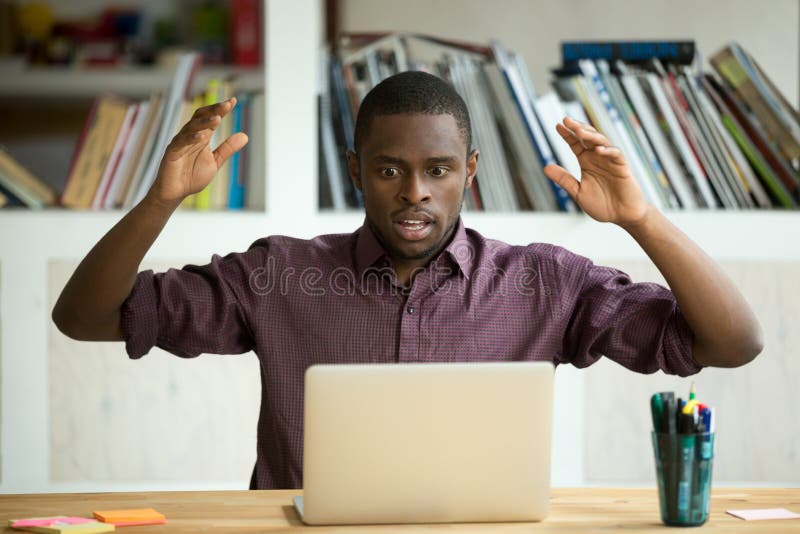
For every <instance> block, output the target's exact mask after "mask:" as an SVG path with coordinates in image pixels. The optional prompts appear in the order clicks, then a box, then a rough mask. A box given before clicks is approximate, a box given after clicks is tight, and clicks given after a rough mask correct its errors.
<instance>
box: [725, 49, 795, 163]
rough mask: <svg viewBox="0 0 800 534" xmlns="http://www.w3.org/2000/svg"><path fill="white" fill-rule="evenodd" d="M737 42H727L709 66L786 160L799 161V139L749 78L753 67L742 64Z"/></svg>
mask: <svg viewBox="0 0 800 534" xmlns="http://www.w3.org/2000/svg"><path fill="white" fill-rule="evenodd" d="M735 47H736V45H735V44H734V45H729V46H727V47H725V48H723V49H722V50H720V51H719V52H717V53H716V54H714V55H713V56H711V58H709V61H710V63H711V65H712V66H713V67H714V69H715V70H716V71H717V72H718V73H719V74H720V76H721V77H722V78H723V79H724V80H725V82H726V83H727V84H728V85H729V86H730V87H731V88H732V89H733V91H734V92H735V93H736V94H737V95H738V96H739V98H741V99H742V101H743V102H744V103H745V104H746V105H747V107H748V108H749V109H750V110H751V111H752V112H753V114H754V115H755V116H756V117H757V119H758V121H759V123H760V124H761V125H762V127H763V128H764V130H765V131H766V132H767V134H768V135H769V136H770V138H771V139H772V140H773V141H774V142H775V143H776V144H777V145H778V147H779V149H780V152H781V153H782V155H783V157H785V158H786V159H787V160H789V161H792V162H794V161H798V160H800V142H799V141H798V139H795V137H794V136H793V135H792V131H791V129H790V128H788V127H787V125H786V124H785V123H784V122H783V121H782V120H781V118H780V115H779V113H778V112H776V108H775V107H774V106H771V105H770V103H769V101H768V98H769V97H767V96H766V95H765V94H764V92H762V91H760V90H759V87H758V86H757V84H756V83H755V81H754V80H753V78H752V77H751V74H752V72H753V71H752V69H748V68H747V65H746V64H743V63H742V61H740V59H742V56H741V54H739V55H737V54H736V53H735V51H734V50H735Z"/></svg>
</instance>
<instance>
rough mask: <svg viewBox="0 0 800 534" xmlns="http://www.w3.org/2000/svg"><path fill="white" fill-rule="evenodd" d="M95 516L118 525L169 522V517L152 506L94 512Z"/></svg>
mask: <svg viewBox="0 0 800 534" xmlns="http://www.w3.org/2000/svg"><path fill="white" fill-rule="evenodd" d="M94 516H95V517H96V518H97V519H99V520H100V521H103V522H104V523H112V524H114V525H117V526H118V527H128V526H133V525H160V524H163V523H166V522H167V518H166V517H164V515H163V514H160V513H158V512H156V511H155V510H153V509H152V508H137V509H134V510H104V511H98V512H94Z"/></svg>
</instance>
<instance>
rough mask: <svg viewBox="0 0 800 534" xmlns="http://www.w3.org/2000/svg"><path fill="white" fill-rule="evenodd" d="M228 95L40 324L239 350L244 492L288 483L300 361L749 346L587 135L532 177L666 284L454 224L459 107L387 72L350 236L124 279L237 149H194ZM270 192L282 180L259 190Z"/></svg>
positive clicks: (713, 359) (146, 342)
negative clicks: (250, 431) (626, 244)
mask: <svg viewBox="0 0 800 534" xmlns="http://www.w3.org/2000/svg"><path fill="white" fill-rule="evenodd" d="M234 105H235V101H234V100H233V99H231V100H229V101H227V102H224V103H220V104H217V105H214V106H209V107H205V108H202V109H200V110H198V111H197V112H196V113H195V115H194V117H193V118H192V119H191V120H190V121H189V122H188V123H187V124H186V125H185V126H184V127H183V129H182V130H181V131H180V133H179V134H178V135H177V136H176V137H175V138H174V139H173V140H172V143H171V144H170V145H169V147H168V149H167V151H166V153H165V155H164V159H163V160H162V163H161V167H160V169H159V173H158V177H157V179H156V181H155V183H154V185H153V187H152V188H151V190H150V191H149V193H148V195H147V197H146V198H145V199H144V200H143V201H142V202H141V203H140V204H139V205H137V206H136V207H135V208H133V209H132V210H131V212H130V213H128V214H127V215H126V216H125V217H124V218H123V219H122V220H121V221H120V222H119V223H118V224H117V225H116V226H115V227H114V228H112V229H111V230H110V231H109V233H108V234H107V235H106V236H104V237H103V238H102V239H101V240H100V242H99V243H98V244H97V245H96V246H95V247H94V248H93V249H92V250H91V251H90V252H89V254H88V255H87V257H86V258H85V259H84V260H83V261H82V262H81V264H80V265H79V266H78V268H77V270H76V271H75V273H74V274H73V276H72V278H71V279H70V281H69V282H68V283H67V285H66V287H65V288H64V290H63V292H62V294H61V296H60V298H59V301H58V302H57V303H56V306H55V309H54V310H53V319H54V320H55V322H56V324H57V325H58V327H59V328H60V329H61V331H62V332H64V333H65V334H67V335H69V336H70V337H73V338H76V339H83V340H125V341H126V348H127V351H128V354H129V355H130V357H131V358H139V357H141V356H143V355H144V354H146V353H147V352H148V351H149V350H150V349H151V348H152V347H153V346H154V345H157V346H159V347H161V348H164V349H166V350H168V351H170V352H172V353H174V354H177V355H179V356H184V357H192V356H197V355H198V354H200V353H242V352H247V351H250V350H253V351H255V353H256V354H257V355H258V357H259V362H260V368H261V382H262V403H261V412H260V416H259V423H258V454H257V462H256V468H255V471H254V473H253V480H252V482H251V486H252V487H258V488H296V487H301V486H302V430H303V426H302V425H303V419H302V416H303V373H304V371H305V369H306V368H307V367H308V366H309V365H311V364H313V363H320V362H325V363H345V362H413V361H425V362H431V361H486V360H547V361H552V362H554V363H556V364H558V363H571V364H573V365H576V366H578V367H585V366H588V365H590V364H591V363H593V362H594V361H596V360H597V359H598V358H600V357H601V356H602V355H605V356H607V357H609V358H612V359H614V360H615V361H617V362H618V363H620V364H622V365H624V366H626V367H628V368H630V369H632V370H634V371H637V372H644V373H652V372H654V371H656V370H658V369H661V370H663V371H665V372H667V373H674V374H680V375H688V374H692V373H696V372H698V371H699V370H700V369H701V368H702V366H709V365H713V366H721V367H733V366H738V365H743V364H745V363H747V362H748V361H750V360H752V359H753V358H754V357H755V356H756V355H757V354H758V353H759V352H760V351H761V348H762V341H761V330H760V326H759V324H758V322H757V320H756V318H755V317H754V315H753V313H752V311H751V310H750V308H749V307H748V305H747V303H746V302H745V300H744V298H743V297H742V296H741V294H740V293H739V292H738V291H737V289H736V288H735V287H734V286H733V284H732V283H731V282H730V281H729V280H728V278H727V277H726V276H725V274H724V273H723V272H722V271H721V270H720V269H719V268H718V267H717V266H716V265H715V264H714V262H713V261H712V260H711V259H710V258H709V257H708V256H707V255H706V254H704V253H703V252H702V251H701V250H700V249H699V248H698V247H697V246H696V245H695V244H694V243H692V242H691V241H690V240H689V239H688V238H687V237H686V236H685V235H683V234H682V233H681V232H680V231H678V230H677V229H676V228H675V227H674V226H673V225H672V224H670V222H669V221H668V220H667V219H666V218H665V217H664V216H663V215H662V214H661V213H659V212H658V211H657V210H656V209H654V208H653V207H652V206H651V205H649V204H647V203H646V202H645V201H644V199H643V197H642V193H641V191H640V189H639V187H638V185H637V183H636V180H635V179H634V177H633V176H632V175H631V173H630V171H629V169H628V166H627V164H626V162H625V159H624V157H623V155H622V154H621V153H620V152H619V150H618V149H616V148H614V147H611V146H609V143H608V141H607V140H606V138H605V137H604V136H603V135H601V134H599V133H598V132H597V131H596V130H594V129H593V128H591V127H590V126H587V125H584V124H579V123H577V122H575V121H573V120H570V119H565V120H564V123H563V124H560V125H559V126H558V128H557V129H558V132H559V133H560V134H561V136H562V137H563V138H564V140H565V141H566V142H567V143H569V145H570V146H571V147H572V149H573V152H574V153H575V155H576V156H577V157H578V160H579V161H580V164H581V169H582V176H581V180H580V182H578V181H577V180H576V179H575V178H574V177H572V176H570V175H569V174H568V173H567V172H566V171H565V170H564V169H563V168H561V167H559V166H556V165H549V166H548V167H547V168H546V169H545V171H546V173H547V175H548V177H550V179H552V180H553V181H555V182H556V183H558V184H559V185H561V187H563V188H564V189H565V190H566V191H567V192H568V193H569V194H570V195H571V196H572V198H573V199H574V200H575V201H576V202H577V203H578V204H579V205H580V206H581V208H583V210H584V211H585V212H586V213H588V214H589V215H590V216H591V217H593V218H595V219H597V220H599V221H608V222H613V223H615V224H618V225H619V226H621V227H622V228H624V229H625V230H627V231H628V232H629V233H630V235H631V236H632V237H633V238H634V239H635V240H636V241H637V242H638V243H639V244H640V245H641V246H642V248H643V249H644V250H645V251H646V252H647V254H648V255H649V256H650V258H651V259H652V260H653V262H654V263H655V264H656V266H657V267H658V268H659V269H660V271H661V272H662V273H663V275H664V277H665V279H666V280H667V282H668V283H669V285H670V287H671V288H672V292H670V291H669V290H668V289H666V288H663V287H661V286H658V285H656V284H634V283H632V282H631V280H630V278H628V277H627V276H626V275H625V274H624V273H621V272H619V271H616V270H614V269H610V268H606V267H598V266H595V265H593V264H592V262H591V261H589V260H588V259H586V258H583V257H581V256H577V255H575V254H572V253H570V252H568V251H566V250H564V249H562V248H559V247H556V246H553V245H546V244H541V243H534V244H531V245H529V246H524V247H520V246H515V247H512V246H509V245H506V244H504V243H501V242H499V241H494V240H491V239H487V238H484V237H483V236H481V235H480V234H479V233H477V232H475V231H473V230H468V229H465V228H464V226H463V224H462V223H461V219H460V211H461V206H462V202H463V199H464V193H465V191H466V189H468V188H469V187H470V186H471V184H472V181H473V179H474V177H475V174H476V171H477V167H478V156H479V153H478V150H475V149H471V136H470V131H471V130H470V122H469V115H468V113H467V109H466V106H465V104H464V102H463V100H462V99H461V98H460V97H459V96H458V94H457V93H456V92H455V91H454V90H453V89H452V88H451V87H450V86H449V85H448V84H447V83H445V82H443V81H442V80H440V79H438V78H436V77H435V76H432V75H428V74H424V73H420V72H409V73H403V74H399V75H396V76H393V77H391V78H388V79H387V80H385V81H383V82H382V83H380V84H379V85H378V86H376V87H375V88H374V89H373V90H372V91H371V92H370V93H369V94H368V95H367V96H366V97H365V99H364V102H363V103H362V105H361V108H360V110H359V113H358V118H357V121H356V128H355V147H354V149H355V150H351V151H348V153H347V161H348V165H349V170H350V174H351V178H352V180H353V182H354V184H355V186H356V187H357V188H358V189H359V190H360V191H361V192H362V193H363V197H364V204H365V211H366V218H365V224H364V226H362V227H361V228H359V229H358V230H356V232H354V233H353V234H342V235H323V236H318V237H316V238H314V239H311V240H300V239H294V238H289V237H284V236H272V237H268V238H265V239H261V240H259V241H256V242H255V243H254V244H253V245H252V246H251V248H250V249H249V250H248V251H247V252H244V253H238V254H230V255H228V256H226V257H224V258H220V257H219V256H214V258H213V259H212V261H211V263H210V264H209V265H206V266H187V267H184V268H183V269H182V270H170V271H168V272H166V273H161V274H157V275H154V274H153V273H152V272H151V271H146V272H142V273H139V274H138V275H137V270H138V267H139V263H140V262H141V259H142V257H143V256H144V255H145V253H146V252H147V250H148V249H149V247H150V246H151V245H152V243H153V241H154V240H155V238H156V237H157V236H158V234H159V232H160V231H161V229H162V228H163V227H164V225H165V224H166V222H167V220H168V219H169V217H170V215H171V214H172V213H173V211H174V210H175V209H176V208H177V207H178V205H179V204H180V203H181V201H182V200H183V199H184V198H185V197H186V196H188V195H190V194H193V193H196V192H198V191H200V190H202V189H203V188H204V187H205V186H206V185H208V184H209V182H210V181H211V179H212V178H213V176H214V174H215V173H216V171H217V170H218V169H219V167H220V166H221V165H222V164H223V163H224V162H225V161H226V160H227V159H228V158H229V157H230V156H231V155H232V154H233V153H235V152H236V151H238V150H240V149H241V148H242V147H244V146H245V144H246V142H247V137H246V136H245V135H244V134H242V133H237V134H234V135H232V136H231V137H230V138H228V139H227V140H226V141H225V142H224V143H223V144H222V145H221V146H220V147H219V148H217V149H216V150H214V151H212V150H211V148H210V147H209V140H210V138H211V134H212V132H213V131H214V129H215V128H216V127H217V126H218V125H219V123H220V120H221V118H222V117H223V116H224V115H226V114H227V113H229V112H230V111H231V109H232V108H233V106H234ZM272 178H273V179H279V177H272Z"/></svg>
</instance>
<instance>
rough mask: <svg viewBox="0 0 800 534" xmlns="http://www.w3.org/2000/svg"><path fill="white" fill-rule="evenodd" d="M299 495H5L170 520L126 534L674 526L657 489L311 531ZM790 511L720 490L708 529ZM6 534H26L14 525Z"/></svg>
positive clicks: (60, 508) (12, 506)
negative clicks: (532, 513)
mask: <svg viewBox="0 0 800 534" xmlns="http://www.w3.org/2000/svg"><path fill="white" fill-rule="evenodd" d="M299 494H300V492H299V491H202V492H201V491H198V492H177V491H176V492H152V493H64V494H36V495H0V520H2V524H3V525H6V524H8V520H9V519H17V518H20V517H37V516H38V517H41V516H50V515H59V514H63V515H76V516H83V517H91V516H92V511H93V510H111V509H123V508H148V507H152V508H155V509H156V510H158V511H159V512H161V513H163V514H164V515H166V516H167V521H168V523H167V524H166V525H161V526H144V527H124V528H120V530H121V531H123V532H125V534H137V533H147V534H151V533H156V532H162V531H164V532H166V531H170V532H180V531H198V530H208V529H214V530H215V531H220V530H228V531H245V530H248V531H260V532H265V531H268V532H275V531H287V530H292V531H295V530H296V531H298V532H302V531H305V532H325V533H330V532H415V533H419V532H444V531H449V532H570V533H573V532H577V533H580V532H598V531H606V532H616V531H624V532H626V533H628V532H654V531H656V530H659V529H663V528H667V527H664V526H663V525H662V524H661V520H660V518H659V515H658V496H657V494H656V492H655V490H654V489H618V488H615V489H607V488H579V489H554V490H553V491H552V499H551V507H550V515H549V516H548V518H547V519H546V520H545V521H543V522H541V523H501V524H496V523H492V524H488V523H471V524H457V525H453V524H444V525H402V526H395V525H375V526H360V527H351V526H346V527H307V526H304V525H303V524H302V523H301V522H300V520H299V518H298V517H297V514H296V513H295V510H294V508H293V507H292V497H293V496H294V495H299ZM741 508H788V509H790V510H792V511H795V512H800V489H727V488H719V489H715V490H714V491H713V493H712V496H711V516H710V517H709V520H708V522H707V523H706V524H705V525H704V526H703V530H702V532H726V533H727V532H736V531H745V530H749V532H752V533H755V532H758V533H761V532H767V533H771V532H799V531H800V519H793V520H776V521H758V522H749V521H743V520H741V519H737V518H735V517H732V516H730V515H728V514H726V513H725V510H728V509H741ZM5 532H20V531H17V530H12V529H10V528H8V527H6V528H5Z"/></svg>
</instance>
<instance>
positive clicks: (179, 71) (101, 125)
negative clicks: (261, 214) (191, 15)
mask: <svg viewBox="0 0 800 534" xmlns="http://www.w3.org/2000/svg"><path fill="white" fill-rule="evenodd" d="M198 60H199V58H198V55H197V54H195V53H188V54H184V55H182V56H181V57H180V58H179V59H178V62H177V67H176V69H175V74H174V77H173V80H172V83H171V85H170V87H169V89H168V90H167V91H166V92H163V93H162V92H155V93H153V94H152V95H151V96H150V98H149V99H147V100H143V101H132V100H129V99H126V98H122V97H119V96H116V95H113V94H103V95H100V96H98V97H97V98H96V99H95V102H94V104H93V106H92V109H91V111H90V113H89V116H88V118H87V120H86V123H85V125H84V128H83V131H82V133H81V136H80V138H79V140H78V142H77V144H76V148H75V151H74V154H73V157H72V163H71V164H70V170H69V176H68V178H67V182H66V186H65V189H64V192H63V194H62V195H61V204H62V205H63V206H65V207H68V208H74V209H94V210H101V209H115V208H124V209H129V208H131V207H132V206H134V205H135V204H136V203H138V202H139V201H140V200H142V198H144V195H145V194H146V193H147V191H148V190H149V188H150V186H151V185H152V184H153V182H154V180H155V178H156V174H157V173H158V168H159V164H160V162H161V159H162V157H163V156H164V152H165V150H166V148H167V145H168V144H169V143H170V141H171V140H172V138H173V137H174V136H175V135H176V134H177V133H178V131H179V130H180V128H181V127H182V126H183V125H184V124H185V123H186V122H188V121H189V119H190V118H191V117H192V115H193V113H194V111H195V110H196V109H197V108H199V107H201V106H204V105H209V104H213V103H217V102H220V101H222V100H225V99H227V98H230V97H231V96H236V97H237V100H238V104H237V106H236V108H234V111H233V112H232V113H230V114H228V115H227V116H226V117H224V119H223V121H222V123H221V124H220V126H219V127H218V129H217V131H216V132H215V135H214V139H212V146H214V147H215V146H216V145H217V144H219V143H220V142H222V141H223V140H224V139H225V138H227V137H228V136H230V135H231V134H232V133H234V132H237V131H245V132H247V133H248V135H249V137H250V146H255V147H259V146H260V145H261V144H262V142H261V141H262V140H263V139H264V122H265V111H264V96H263V93H262V92H257V93H253V94H249V93H243V92H237V90H236V82H235V80H234V79H227V80H217V79H212V80H210V81H209V82H208V84H207V86H206V88H205V90H204V91H203V92H202V93H200V94H196V95H191V94H190V88H191V86H192V79H193V76H194V72H195V70H196V68H197V66H198ZM261 158H263V150H259V149H258V148H256V149H253V150H251V151H248V149H247V147H246V148H245V149H244V150H242V151H240V152H239V153H237V154H235V155H234V156H233V157H232V158H231V159H230V160H228V162H227V163H226V164H225V165H224V166H223V168H222V169H220V172H219V174H218V175H217V176H216V177H215V178H214V181H213V182H212V183H211V184H210V185H209V186H208V187H206V189H204V190H203V191H201V192H200V193H198V194H196V195H193V196H192V197H189V198H187V199H186V201H185V202H184V203H183V205H182V207H183V208H187V209H197V210H224V209H243V208H247V209H252V210H263V209H264V180H263V170H264V162H263V160H262V159H261Z"/></svg>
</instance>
